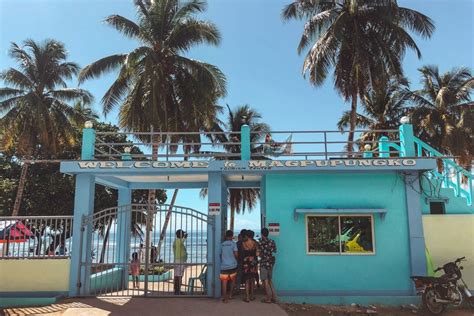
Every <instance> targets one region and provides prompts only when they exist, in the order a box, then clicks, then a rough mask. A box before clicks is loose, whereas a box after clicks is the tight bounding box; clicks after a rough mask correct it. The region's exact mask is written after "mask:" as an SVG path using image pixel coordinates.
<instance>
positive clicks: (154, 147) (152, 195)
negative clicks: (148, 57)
mask: <svg viewBox="0 0 474 316" xmlns="http://www.w3.org/2000/svg"><path fill="white" fill-rule="evenodd" d="M151 131H152V132H153V127H152V128H151ZM151 139H152V142H151V159H152V160H153V161H156V160H158V149H159V148H158V147H159V146H158V142H156V139H155V136H154V135H152V138H151ZM155 204H156V190H154V189H153V190H148V214H147V216H148V215H149V214H151V216H150V218H149V219H150V220H149V221H148V225H147V226H146V229H145V251H146V253H148V254H150V250H151V242H152V233H153V224H154V222H155V220H154V219H155V214H154V212H155ZM145 257H147V256H146V255H145ZM149 257H150V256H148V258H149Z"/></svg>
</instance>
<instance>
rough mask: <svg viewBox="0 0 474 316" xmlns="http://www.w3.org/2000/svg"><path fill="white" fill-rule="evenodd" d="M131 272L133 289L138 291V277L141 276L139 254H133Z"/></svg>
mask: <svg viewBox="0 0 474 316" xmlns="http://www.w3.org/2000/svg"><path fill="white" fill-rule="evenodd" d="M130 270H131V273H132V281H133V288H135V289H138V287H139V283H138V276H139V275H140V259H139V257H138V252H134V253H133V254H132V261H131V262H130Z"/></svg>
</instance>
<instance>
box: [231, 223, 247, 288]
mask: <svg viewBox="0 0 474 316" xmlns="http://www.w3.org/2000/svg"><path fill="white" fill-rule="evenodd" d="M246 233H247V230H246V229H242V230H241V231H240V234H239V237H238V240H237V251H238V253H239V255H238V257H237V280H236V281H235V285H236V286H235V292H234V294H239V291H240V286H241V285H242V274H243V271H242V269H243V258H244V256H243V248H242V243H243V242H244V235H245V234H246Z"/></svg>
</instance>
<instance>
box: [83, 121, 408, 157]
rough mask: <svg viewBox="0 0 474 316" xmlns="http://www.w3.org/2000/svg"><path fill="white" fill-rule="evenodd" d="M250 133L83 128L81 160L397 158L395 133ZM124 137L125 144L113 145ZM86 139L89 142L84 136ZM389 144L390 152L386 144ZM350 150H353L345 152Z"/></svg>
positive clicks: (364, 131)
mask: <svg viewBox="0 0 474 316" xmlns="http://www.w3.org/2000/svg"><path fill="white" fill-rule="evenodd" d="M348 133H349V132H348V131H271V132H250V130H249V128H248V126H246V125H244V126H243V127H242V130H241V131H237V132H179V133H169V132H167V133H164V132H95V131H94V130H93V129H84V140H85V141H84V142H83V150H82V153H83V154H82V160H121V159H126V160H164V161H166V160H183V159H185V160H192V159H201V160H202V159H204V160H206V159H208V160H211V159H218V160H238V159H241V160H249V159H272V158H276V157H281V159H288V160H294V159H326V160H327V159H336V158H337V159H341V158H345V157H346V158H347V157H351V158H371V157H375V158H376V157H379V156H380V157H386V156H398V155H399V148H400V147H399V145H400V141H399V140H398V133H399V131H398V130H356V131H354V134H355V137H354V138H355V140H354V141H351V142H349V141H348V140H347V135H348ZM117 135H119V136H125V138H126V139H127V141H125V142H116V141H112V140H113V139H116V137H111V136H117ZM87 136H89V137H87ZM389 139H390V146H391V147H389V148H385V146H384V143H383V142H384V141H385V140H387V141H388V140H389ZM349 145H352V147H353V151H349V149H348V147H349Z"/></svg>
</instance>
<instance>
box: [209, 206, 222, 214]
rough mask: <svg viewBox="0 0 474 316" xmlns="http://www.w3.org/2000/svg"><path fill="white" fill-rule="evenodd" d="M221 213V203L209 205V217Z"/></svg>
mask: <svg viewBox="0 0 474 316" xmlns="http://www.w3.org/2000/svg"><path fill="white" fill-rule="evenodd" d="M220 213H221V203H209V216H216V215H219V214H220Z"/></svg>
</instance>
